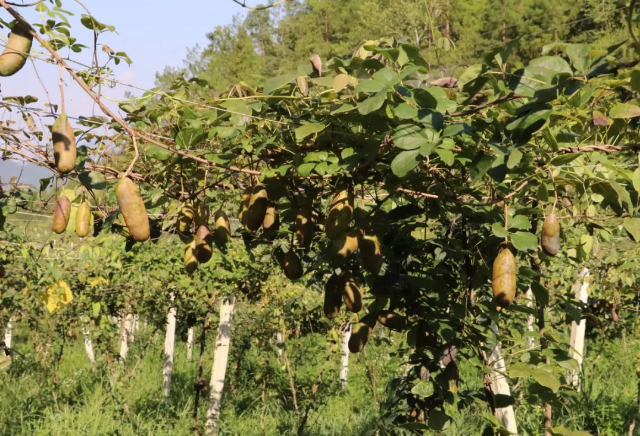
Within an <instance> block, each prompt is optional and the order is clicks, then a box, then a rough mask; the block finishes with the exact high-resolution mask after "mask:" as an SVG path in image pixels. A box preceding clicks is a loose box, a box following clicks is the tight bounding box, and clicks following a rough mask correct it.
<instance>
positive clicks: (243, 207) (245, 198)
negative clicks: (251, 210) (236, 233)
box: [238, 187, 252, 227]
mask: <svg viewBox="0 0 640 436" xmlns="http://www.w3.org/2000/svg"><path fill="white" fill-rule="evenodd" d="M251 190H252V188H251V187H248V188H247V189H245V190H244V193H243V194H242V198H241V199H240V210H239V211H238V220H239V221H240V224H242V225H243V226H244V227H246V226H247V208H248V207H249V200H250V199H251Z"/></svg>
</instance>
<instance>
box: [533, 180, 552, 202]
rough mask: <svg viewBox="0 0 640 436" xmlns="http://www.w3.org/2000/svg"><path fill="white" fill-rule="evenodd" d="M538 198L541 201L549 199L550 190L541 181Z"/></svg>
mask: <svg viewBox="0 0 640 436" xmlns="http://www.w3.org/2000/svg"><path fill="white" fill-rule="evenodd" d="M536 198H537V199H538V200H539V201H549V190H548V189H547V185H545V184H544V183H541V184H540V186H538V193H537V195H536Z"/></svg>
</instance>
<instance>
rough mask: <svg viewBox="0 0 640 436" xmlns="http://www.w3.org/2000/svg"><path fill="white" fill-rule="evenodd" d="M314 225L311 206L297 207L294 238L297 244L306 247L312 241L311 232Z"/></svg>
mask: <svg viewBox="0 0 640 436" xmlns="http://www.w3.org/2000/svg"><path fill="white" fill-rule="evenodd" d="M315 227H316V223H315V220H314V218H313V211H312V209H311V206H302V207H300V208H299V209H298V213H297V214H296V225H295V229H296V238H297V239H298V244H300V246H302V247H308V246H309V245H311V241H313V233H314V230H315Z"/></svg>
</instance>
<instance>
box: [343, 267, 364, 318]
mask: <svg viewBox="0 0 640 436" xmlns="http://www.w3.org/2000/svg"><path fill="white" fill-rule="evenodd" d="M338 289H339V290H340V292H341V293H342V299H343V300H344V305H345V306H346V307H347V310H348V311H349V312H353V313H358V312H360V311H361V310H362V291H361V290H360V287H359V286H358V284H357V283H356V279H355V277H354V276H353V274H351V273H350V272H344V273H343V274H342V275H341V276H340V282H339V283H338Z"/></svg>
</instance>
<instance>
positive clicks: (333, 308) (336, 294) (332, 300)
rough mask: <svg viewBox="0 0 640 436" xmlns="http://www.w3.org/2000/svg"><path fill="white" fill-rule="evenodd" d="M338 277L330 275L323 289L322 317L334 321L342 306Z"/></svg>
mask: <svg viewBox="0 0 640 436" xmlns="http://www.w3.org/2000/svg"><path fill="white" fill-rule="evenodd" d="M339 286H340V277H339V276H337V275H336V274H332V275H331V277H329V280H328V281H327V284H326V285H325V287H324V315H325V316H326V317H327V318H329V319H334V318H335V317H336V316H338V313H339V312H340V306H342V293H341V290H340V287H339Z"/></svg>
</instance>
